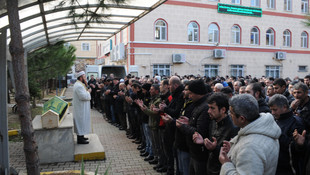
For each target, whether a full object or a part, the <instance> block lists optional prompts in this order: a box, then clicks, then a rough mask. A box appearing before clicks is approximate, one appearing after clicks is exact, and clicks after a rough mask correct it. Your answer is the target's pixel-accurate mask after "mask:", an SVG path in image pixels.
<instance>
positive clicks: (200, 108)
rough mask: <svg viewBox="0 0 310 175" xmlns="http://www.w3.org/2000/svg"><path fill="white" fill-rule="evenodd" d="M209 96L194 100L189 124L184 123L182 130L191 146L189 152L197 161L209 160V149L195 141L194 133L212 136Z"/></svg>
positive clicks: (204, 136)
mask: <svg viewBox="0 0 310 175" xmlns="http://www.w3.org/2000/svg"><path fill="white" fill-rule="evenodd" d="M206 100H207V96H204V97H203V98H201V99H199V100H198V101H196V102H194V103H193V105H194V109H193V111H192V113H191V116H190V117H189V116H187V117H188V118H190V120H189V124H188V125H182V126H181V127H180V130H181V131H182V132H183V133H185V134H186V143H187V145H188V147H189V153H190V156H191V158H193V159H195V160H197V161H204V162H206V161H207V160H208V151H207V149H206V148H205V147H204V145H198V144H195V143H194V142H193V134H194V133H195V132H198V133H199V134H201V136H202V137H203V138H206V137H208V138H209V137H210V133H209V127H210V123H211V119H210V116H209V114H208V109H209V107H208V103H207V101H206Z"/></svg>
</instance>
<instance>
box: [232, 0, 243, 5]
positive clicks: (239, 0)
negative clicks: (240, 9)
mask: <svg viewBox="0 0 310 175" xmlns="http://www.w3.org/2000/svg"><path fill="white" fill-rule="evenodd" d="M233 1H234V2H233ZM236 1H238V2H239V3H236ZM231 3H232V4H239V5H241V0H231Z"/></svg>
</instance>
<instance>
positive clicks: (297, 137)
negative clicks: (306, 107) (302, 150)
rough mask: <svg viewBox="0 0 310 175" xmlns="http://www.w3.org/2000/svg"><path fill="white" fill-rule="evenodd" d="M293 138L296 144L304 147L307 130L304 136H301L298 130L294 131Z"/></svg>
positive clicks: (303, 133) (304, 131)
mask: <svg viewBox="0 0 310 175" xmlns="http://www.w3.org/2000/svg"><path fill="white" fill-rule="evenodd" d="M293 137H294V140H295V142H296V143H297V144H298V145H300V146H302V145H303V144H304V143H305V138H306V130H303V132H302V134H301V135H300V134H299V133H298V131H297V129H295V130H294V132H293Z"/></svg>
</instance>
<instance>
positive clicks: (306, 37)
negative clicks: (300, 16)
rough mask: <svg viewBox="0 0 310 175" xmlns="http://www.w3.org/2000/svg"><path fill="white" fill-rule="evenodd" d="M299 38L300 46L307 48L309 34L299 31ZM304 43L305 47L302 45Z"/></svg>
mask: <svg viewBox="0 0 310 175" xmlns="http://www.w3.org/2000/svg"><path fill="white" fill-rule="evenodd" d="M303 34H306V36H303ZM300 37H301V38H300V39H301V47H302V48H309V34H308V32H306V31H303V32H301V35H300ZM305 45H306V47H304V46H305Z"/></svg>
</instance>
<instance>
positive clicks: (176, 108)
mask: <svg viewBox="0 0 310 175" xmlns="http://www.w3.org/2000/svg"><path fill="white" fill-rule="evenodd" d="M183 90H184V87H183V85H180V86H179V87H177V88H176V90H175V91H174V92H173V93H172V100H171V102H170V103H169V105H168V106H167V107H166V108H165V109H164V112H165V113H167V114H169V115H170V116H171V117H172V118H178V117H179V114H180V111H181V109H182V107H183V104H184V98H183Z"/></svg>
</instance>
